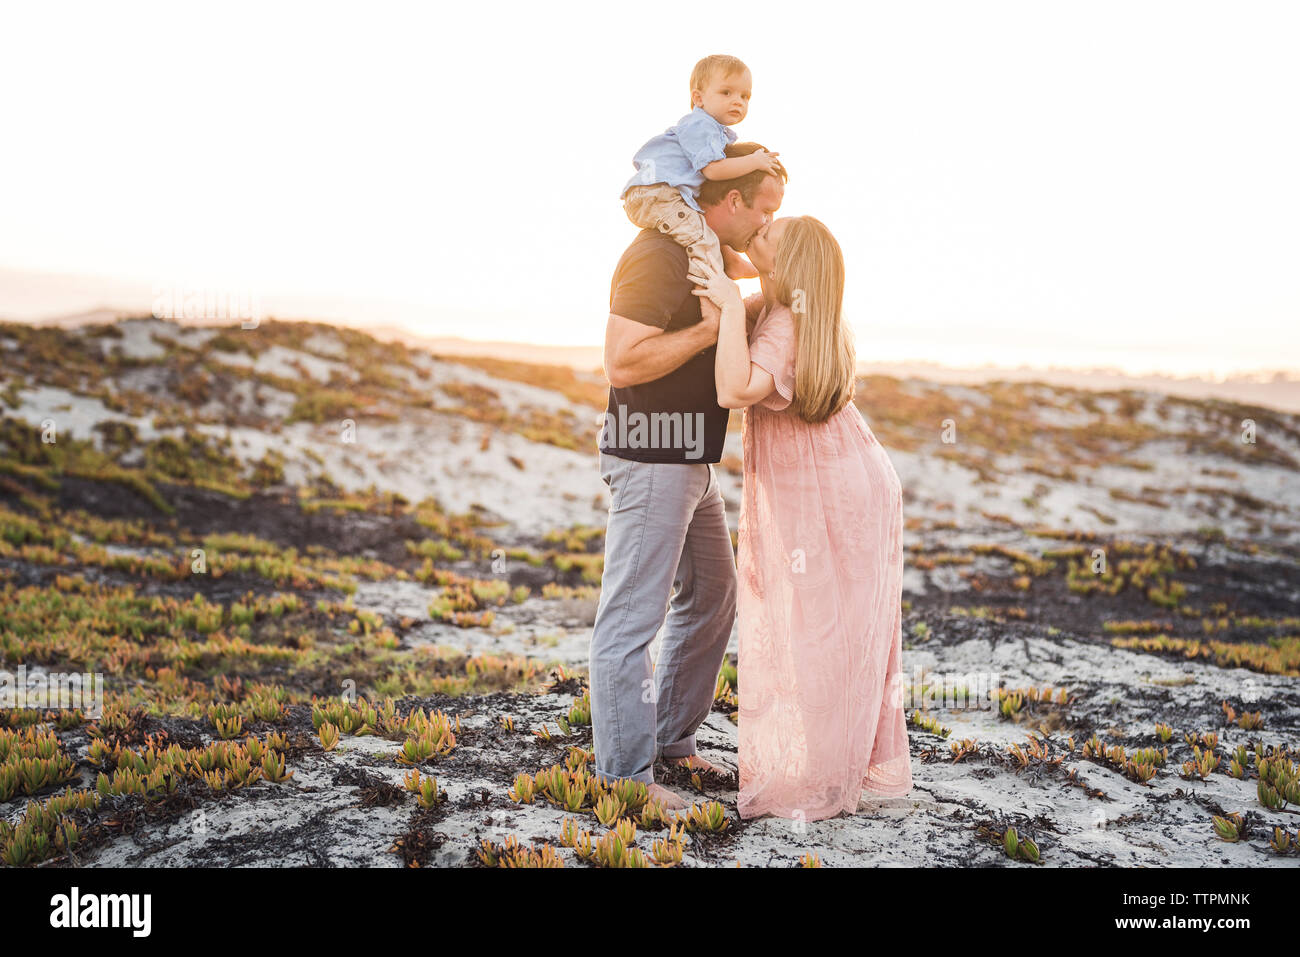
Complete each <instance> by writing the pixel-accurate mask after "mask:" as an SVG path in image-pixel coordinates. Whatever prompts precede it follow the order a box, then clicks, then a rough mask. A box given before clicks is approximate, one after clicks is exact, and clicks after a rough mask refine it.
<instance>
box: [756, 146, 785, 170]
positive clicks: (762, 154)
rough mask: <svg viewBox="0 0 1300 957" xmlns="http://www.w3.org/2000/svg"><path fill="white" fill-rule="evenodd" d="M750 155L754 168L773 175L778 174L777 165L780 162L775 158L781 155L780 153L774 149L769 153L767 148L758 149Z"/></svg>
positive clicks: (778, 165)
mask: <svg viewBox="0 0 1300 957" xmlns="http://www.w3.org/2000/svg"><path fill="white" fill-rule="evenodd" d="M751 155H752V156H753V157H754V169H761V170H763V171H764V172H767V173H771V174H772V175H773V176H779V175H780V173H779V172H778V167H780V165H781V164H780V163H779V162H777V159H776V158H777V157H778V156H780V155H781V154H780V153H777V152H775V151H773V152H771V153H769V152H768V151H767V150H758V151H757V152H755V153H752V154H751Z"/></svg>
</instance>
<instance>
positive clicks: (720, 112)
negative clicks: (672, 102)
mask: <svg viewBox="0 0 1300 957" xmlns="http://www.w3.org/2000/svg"><path fill="white" fill-rule="evenodd" d="M753 85H754V81H753V79H752V78H751V77H750V75H749V71H748V70H744V71H742V72H740V73H733V74H731V75H730V76H713V77H710V78H709V84H708V89H706V90H695V91H694V92H693V93H692V94H691V98H692V99H693V100H694V102H695V105H696V106H702V107H704V112H706V113H708V114H709V115H710V116H711V117H713V118H714V119H715V120H717V121H718V122H719V123H721V124H722V125H723V126H734V125H735V124H737V123H739V122H740V121H741V120H743V119H744V118H745V114H746V113H748V112H749V93H750V89H751V88H752V87H753Z"/></svg>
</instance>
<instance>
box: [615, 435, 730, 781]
mask: <svg viewBox="0 0 1300 957" xmlns="http://www.w3.org/2000/svg"><path fill="white" fill-rule="evenodd" d="M600 473H601V478H602V479H603V480H604V481H605V484H606V485H608V486H609V490H610V493H611V496H612V498H611V501H610V507H609V524H608V527H607V529H606V532H605V571H604V574H603V576H602V578H601V583H600V604H599V606H598V608H597V610H596V624H595V629H594V630H593V632H592V636H591V668H590V681H591V724H592V747H593V750H594V751H595V758H596V760H595V773H596V775H597V777H599V778H601V779H602V780H604V781H607V782H608V781H612V780H614V779H617V778H633V779H635V780H637V781H642V782H644V783H646V784H651V783H653V782H654V773H653V770H652V769H653V766H654V762H655V758H656V757H658V756H659V755H660V754H662V755H663V756H664V757H685V756H687V755H691V754H694V753H695V729H696V728H698V727H699V726H700V724H701V723H702V722H703V721H704V719H705V718H706V717H707V716H708V714H709V709H710V708H711V707H712V706H713V692H714V689H715V688H716V687H717V680H718V671H719V669H720V668H721V666H722V658H723V655H724V654H725V653H726V649H727V642H728V640H729V639H730V637H731V630H732V626H733V625H734V623H735V620H736V588H737V584H736V561H735V553H734V552H733V551H732V548H731V533H730V532H729V531H728V529H727V519H726V513H725V510H724V506H723V501H722V491H721V489H720V488H719V487H718V478H717V475H716V474H715V473H714V469H713V466H712V465H711V464H708V463H684V464H679V463H675V462H634V461H632V460H630V459H623V458H619V457H618V456H615V455H610V454H608V453H606V452H601V453H600ZM674 587H676V592H675V593H674V591H673V589H674ZM670 600H671V604H670ZM665 614H666V615H667V628H665V630H664V636H663V641H662V643H661V645H660V649H659V657H658V660H657V662H656V663H655V667H654V670H653V672H652V671H651V666H650V643H651V641H653V640H654V637H655V635H656V634H657V633H658V632H659V629H660V627H661V626H663V625H664V623H665Z"/></svg>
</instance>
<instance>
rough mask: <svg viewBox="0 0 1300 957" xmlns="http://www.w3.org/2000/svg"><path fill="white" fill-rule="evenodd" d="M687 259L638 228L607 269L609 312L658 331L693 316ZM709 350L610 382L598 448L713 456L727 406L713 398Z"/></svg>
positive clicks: (660, 458) (642, 454)
mask: <svg viewBox="0 0 1300 957" xmlns="http://www.w3.org/2000/svg"><path fill="white" fill-rule="evenodd" d="M688 260H689V257H688V256H687V254H686V250H685V249H683V248H682V247H681V246H679V245H678V244H677V243H676V242H674V241H673V240H672V239H669V238H668V237H667V236H665V235H663V234H662V233H659V232H657V231H655V230H653V229H643V230H642V231H641V232H640V234H639V235H638V236H637V237H636V239H634V240H633V241H632V245H630V246H628V247H627V250H626V251H625V252H624V253H623V257H622V258H621V259H620V260H619V261H618V266H617V267H616V268H615V270H614V279H613V281H612V282H611V283H610V288H609V311H610V312H611V313H613V314H614V315H616V316H622V317H624V318H625V319H632V320H635V321H636V322H644V323H646V324H647V325H651V326H657V327H658V328H660V329H663V330H664V332H665V333H670V332H676V331H677V330H678V329H684V328H686V327H688V326H693V325H695V323H697V322H700V321H701V319H702V317H701V315H700V299H699V297H698V296H696V295H694V294H693V293H692V292H691V290H692V289H694V288H695V284H694V283H692V282H691V281H690V279H688V278H687V276H686V273H687V264H688ZM650 341H651V342H653V341H654V340H653V339H651V340H650ZM716 352H717V346H716V345H711V346H709V347H708V348H707V349H705V350H704V351H703V352H700V353H698V354H696V355H695V356H693V357H692V358H690V359H688V360H686V362H684V363H682V364H681V365H680V366H678V367H677V368H676V369H674V370H673V371H672V372H669V373H668V374H667V375H665V376H662V377H660V378H658V379H654V380H653V381H651V382H643V383H641V384H640V385H632V386H625V387H624V388H621V389H616V388H614V387H613V386H610V389H609V404H608V406H607V407H606V409H605V420H604V427H603V428H602V429H601V433H600V440H599V447H600V450H601V451H602V452H607V453H608V454H610V455H617V456H618V457H620V458H625V459H634V460H635V461H638V462H684V463H687V464H690V463H696V464H698V463H703V462H718V461H719V460H720V459H721V458H722V445H723V442H724V441H725V439H726V437H727V419H728V417H729V416H730V414H731V413H730V410H728V409H724V408H723V407H722V406H720V405H718V394H717V390H716V388H715V386H714V382H713V362H714V354H715V353H716Z"/></svg>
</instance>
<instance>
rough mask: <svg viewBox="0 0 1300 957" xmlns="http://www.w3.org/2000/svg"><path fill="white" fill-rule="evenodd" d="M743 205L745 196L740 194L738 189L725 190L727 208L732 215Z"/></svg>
mask: <svg viewBox="0 0 1300 957" xmlns="http://www.w3.org/2000/svg"><path fill="white" fill-rule="evenodd" d="M743 205H745V197H744V196H742V195H741V194H740V190H738V189H731V190H727V209H728V210H730V211H731V213H732V214H733V215H734V214H735V213H736V211H737V210H738V209H740V207H741V206H743Z"/></svg>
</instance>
